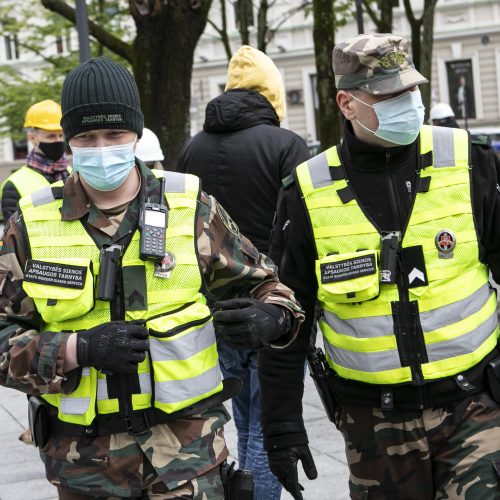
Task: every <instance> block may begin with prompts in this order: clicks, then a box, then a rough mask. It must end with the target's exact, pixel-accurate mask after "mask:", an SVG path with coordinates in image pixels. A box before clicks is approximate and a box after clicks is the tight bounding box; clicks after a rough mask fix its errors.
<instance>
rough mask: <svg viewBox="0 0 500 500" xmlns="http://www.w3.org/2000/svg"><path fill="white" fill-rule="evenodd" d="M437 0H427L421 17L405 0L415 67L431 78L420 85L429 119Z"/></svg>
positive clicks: (426, 116)
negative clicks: (415, 13)
mask: <svg viewBox="0 0 500 500" xmlns="http://www.w3.org/2000/svg"><path fill="white" fill-rule="evenodd" d="M436 3H437V0H425V3H424V10H423V12H422V16H421V17H420V19H417V18H416V17H415V15H414V13H413V10H412V7H411V4H410V0H404V6H405V11H406V17H407V19H408V22H409V23H410V27H411V45H412V56H413V63H414V64H415V68H417V70H418V71H420V73H422V75H423V76H425V78H427V79H428V80H429V83H428V84H424V85H421V86H420V91H421V93H422V101H423V103H424V106H425V120H427V118H428V116H429V111H430V105H431V76H432V49H433V45H434V13H435V10H436Z"/></svg>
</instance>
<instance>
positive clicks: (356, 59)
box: [332, 33, 428, 94]
mask: <svg viewBox="0 0 500 500" xmlns="http://www.w3.org/2000/svg"><path fill="white" fill-rule="evenodd" d="M332 63H333V72H334V73H335V85H336V87H337V89H339V90H343V89H361V90H364V91H365V92H368V93H369V94H393V93H394V92H398V91H400V90H405V89H408V88H411V87H413V86H415V85H419V84H421V83H428V80H427V78H425V77H424V76H422V75H421V74H420V73H419V72H418V71H417V70H416V69H415V66H414V65H413V61H412V59H411V56H410V54H409V53H408V40H407V39H406V38H403V37H401V36H398V35H393V34H391V33H373V34H371V35H365V34H361V35H358V36H355V37H353V38H351V39H349V40H347V41H345V42H341V43H339V44H337V45H335V47H334V49H333V54H332Z"/></svg>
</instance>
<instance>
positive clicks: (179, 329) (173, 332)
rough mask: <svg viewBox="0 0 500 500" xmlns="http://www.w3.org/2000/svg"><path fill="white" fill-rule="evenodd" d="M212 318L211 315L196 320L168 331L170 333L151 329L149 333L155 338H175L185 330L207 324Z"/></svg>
mask: <svg viewBox="0 0 500 500" xmlns="http://www.w3.org/2000/svg"><path fill="white" fill-rule="evenodd" d="M211 317H212V315H211V314H209V315H208V316H205V317H204V318H200V319H195V320H193V321H190V322H189V323H184V324H183V325H179V326H176V327H175V328H172V329H171V330H168V332H158V331H156V330H151V329H150V330H149V331H150V332H151V333H152V334H153V335H154V336H155V337H158V338H167V337H173V336H174V335H177V334H178V333H181V332H183V331H184V330H187V329H188V328H191V327H192V326H197V325H202V324H203V323H206V322H207V321H208V320H209V319H210V318H211Z"/></svg>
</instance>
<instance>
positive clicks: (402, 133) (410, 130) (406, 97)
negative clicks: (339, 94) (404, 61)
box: [351, 90, 425, 145]
mask: <svg viewBox="0 0 500 500" xmlns="http://www.w3.org/2000/svg"><path fill="white" fill-rule="evenodd" d="M351 97H353V98H354V99H356V101H359V102H360V103H362V104H364V105H365V106H369V107H370V108H373V109H374V111H375V114H376V115H377V119H378V128H377V130H371V129H369V128H368V127H367V126H365V125H363V124H362V123H361V122H360V121H359V120H356V121H357V122H358V124H359V125H361V126H362V127H363V128H364V129H365V130H368V131H369V132H371V133H372V134H374V135H376V136H377V137H380V138H381V139H384V140H386V141H388V142H392V143H393V144H400V145H406V144H411V143H412V142H413V141H414V140H415V139H416V138H417V136H418V134H419V132H420V129H421V127H422V125H423V123H424V115H425V106H424V104H423V103H422V96H421V95H420V91H419V90H415V91H408V92H405V93H403V94H401V95H398V96H396V97H393V98H392V99H387V100H386V101H381V102H377V103H375V104H374V105H373V106H372V105H371V104H368V103H366V102H364V101H362V100H361V99H358V98H357V97H356V96H355V95H352V94H351Z"/></svg>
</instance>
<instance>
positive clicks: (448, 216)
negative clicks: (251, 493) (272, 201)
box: [297, 126, 498, 384]
mask: <svg viewBox="0 0 500 500" xmlns="http://www.w3.org/2000/svg"><path fill="white" fill-rule="evenodd" d="M468 144H469V141H468V136H467V133H466V132H465V131H463V130H459V129H451V128H442V127H430V126H424V127H423V128H422V130H421V133H420V154H421V155H426V157H429V155H432V165H431V166H428V167H426V168H423V169H422V170H421V172H420V180H419V181H418V183H417V193H416V195H415V202H414V205H413V208H412V211H411V214H410V219H409V222H408V227H407V228H406V230H405V233H404V235H403V237H402V238H403V239H402V242H401V243H400V245H401V248H402V249H405V248H409V247H415V246H420V245H421V246H422V252H423V256H424V261H425V267H426V272H427V281H428V285H423V286H416V287H414V288H411V287H408V285H407V286H406V287H404V288H405V291H404V292H403V293H405V294H408V296H407V298H408V300H409V301H410V305H409V306H408V307H409V308H410V309H411V313H410V317H413V318H414V319H415V318H416V317H417V315H418V318H419V321H420V324H421V327H422V332H423V340H424V344H425V350H426V354H427V359H424V360H422V361H421V362H420V363H418V366H419V368H420V371H421V375H420V374H419V376H420V377H423V378H424V379H426V380H434V379H439V378H442V377H447V376H452V375H455V374H458V373H460V372H462V371H464V370H467V369H468V368H471V367H472V366H474V365H475V364H477V363H478V362H479V361H480V360H481V359H482V358H484V357H485V356H486V355H487V354H488V353H489V352H490V351H491V350H492V349H493V348H494V347H495V346H496V344H497V337H498V320H497V314H496V296H495V293H494V291H493V290H492V289H491V287H490V286H489V283H488V269H487V267H486V266H485V265H484V264H482V263H481V262H480V261H479V248H478V241H477V234H476V228H475V225H474V217H473V213H472V202H471V186H470V167H469V146H468ZM297 179H298V183H299V185H300V189H301V192H302V195H303V198H304V202H305V206H306V209H307V213H308V216H309V219H310V222H311V225H312V230H313V235H314V241H315V246H316V254H317V260H316V274H317V280H318V299H319V301H320V302H321V304H322V309H323V314H322V317H321V320H320V327H321V330H322V332H323V336H324V341H325V349H326V354H327V359H328V363H329V365H330V367H331V368H332V369H333V370H334V371H335V372H336V373H337V374H338V375H340V376H341V377H343V378H346V379H351V380H356V381H361V382H365V383H370V384H397V383H404V382H410V381H411V380H412V371H411V368H410V366H406V365H407V364H408V363H406V364H405V363H402V362H401V359H400V354H401V353H400V352H399V351H398V344H397V335H411V334H413V333H414V332H412V331H397V327H396V326H395V325H396V321H395V314H396V313H395V311H398V304H401V296H400V293H399V291H398V287H397V285H396V284H385V283H383V282H381V281H380V271H379V260H380V248H381V235H380V234H379V233H378V231H377V229H376V228H375V227H374V225H373V224H372V223H371V222H370V220H369V219H368V218H367V217H366V216H365V214H364V212H363V211H362V209H361V208H360V206H359V204H358V202H357V200H356V199H355V196H354V197H351V196H346V193H347V192H348V191H350V188H349V187H348V181H346V179H345V175H344V169H343V167H342V165H341V161H340V158H339V154H338V147H333V148H331V149H328V150H327V151H325V152H324V153H321V154H320V155H318V156H316V157H314V158H312V159H311V160H309V161H307V162H305V163H303V164H301V165H300V166H299V167H297ZM424 186H425V188H424ZM351 198H354V199H351ZM343 200H344V201H343ZM444 233H446V234H447V235H450V234H452V235H454V238H455V241H456V246H455V247H454V248H453V251H452V256H451V254H450V253H448V248H447V246H446V242H445V241H444V240H443V241H442V242H441V237H442V238H444V237H445V236H446V234H445V236H440V235H443V234H444ZM438 240H439V244H440V245H441V244H442V245H443V246H442V247H441V248H444V249H445V250H444V252H443V251H441V252H440V250H439V249H438ZM444 257H448V258H444ZM412 279H413V278H412V276H408V277H407V278H406V280H407V283H408V282H409V281H410V280H412ZM424 281H425V280H423V281H422V283H423V282H424ZM416 283H417V284H418V283H419V282H418V281H417V282H416ZM412 315H413V316H412ZM410 330H416V327H415V324H414V325H413V328H410ZM413 378H415V376H414V375H413Z"/></svg>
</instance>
